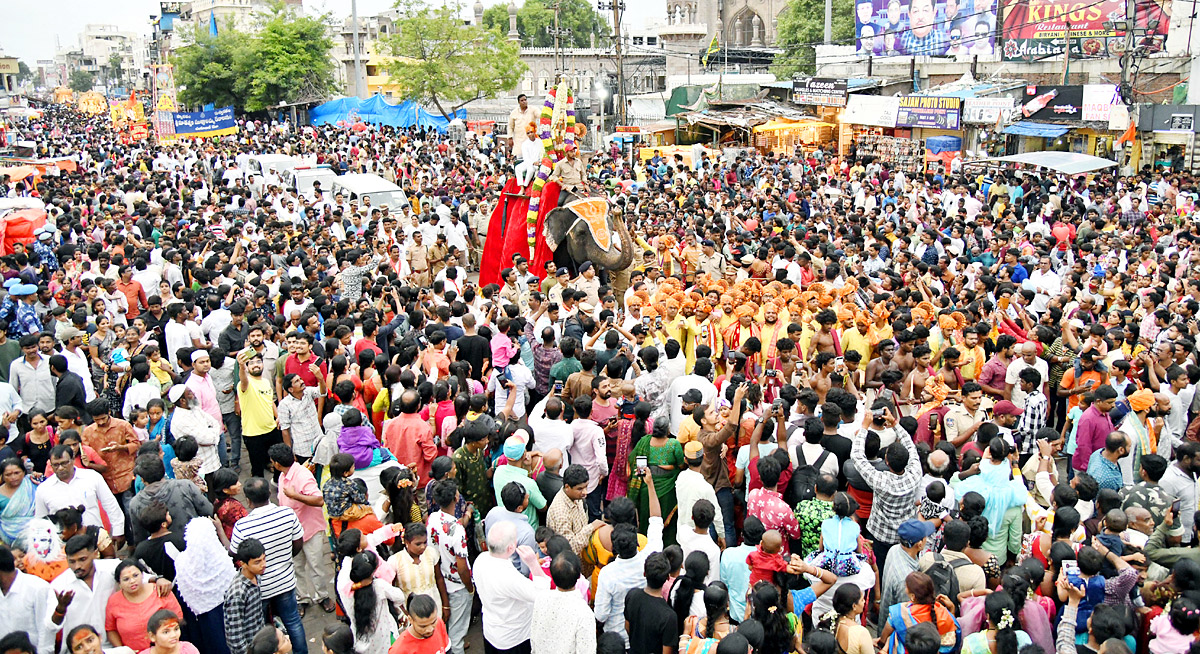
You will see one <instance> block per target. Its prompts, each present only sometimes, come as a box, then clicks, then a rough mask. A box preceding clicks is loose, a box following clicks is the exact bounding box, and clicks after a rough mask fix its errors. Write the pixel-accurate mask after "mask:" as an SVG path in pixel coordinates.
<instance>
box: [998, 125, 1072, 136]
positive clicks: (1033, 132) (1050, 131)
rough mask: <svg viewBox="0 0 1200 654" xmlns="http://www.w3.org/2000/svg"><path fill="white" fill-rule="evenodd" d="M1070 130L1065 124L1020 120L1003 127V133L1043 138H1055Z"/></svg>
mask: <svg viewBox="0 0 1200 654" xmlns="http://www.w3.org/2000/svg"><path fill="white" fill-rule="evenodd" d="M1070 130H1071V128H1070V127H1068V126H1066V125H1055V124H1053V123H1033V122H1029V121H1021V122H1019V123H1014V124H1012V125H1009V126H1008V127H1005V128H1004V133H1005V134H1016V135H1017V136H1041V137H1043V138H1048V139H1056V138H1058V137H1060V136H1062V135H1063V134H1066V133H1067V132H1069V131H1070Z"/></svg>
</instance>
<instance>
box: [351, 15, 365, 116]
mask: <svg viewBox="0 0 1200 654" xmlns="http://www.w3.org/2000/svg"><path fill="white" fill-rule="evenodd" d="M350 29H351V30H353V31H354V34H353V36H351V37H350V38H351V40H352V45H351V48H352V49H353V50H354V97H356V98H361V97H363V88H362V75H361V74H360V72H359V71H360V70H361V68H362V57H361V55H360V54H359V47H358V0H350Z"/></svg>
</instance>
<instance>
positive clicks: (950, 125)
mask: <svg viewBox="0 0 1200 654" xmlns="http://www.w3.org/2000/svg"><path fill="white" fill-rule="evenodd" d="M962 102H963V101H962V98H957V97H939V96H920V95H909V96H902V97H901V98H900V108H899V110H898V111H897V113H896V127H908V128H910V129H911V130H912V134H913V135H912V140H913V142H914V143H915V144H916V147H917V150H918V151H919V152H920V157H919V161H918V162H916V163H917V165H915V166H909V167H908V168H907V169H908V170H919V171H921V172H923V173H926V174H930V175H933V174H936V173H939V172H943V173H944V172H949V171H950V169H951V163H952V162H953V161H954V160H955V159H960V160H961V158H962V150H963V147H962V144H963V130H962Z"/></svg>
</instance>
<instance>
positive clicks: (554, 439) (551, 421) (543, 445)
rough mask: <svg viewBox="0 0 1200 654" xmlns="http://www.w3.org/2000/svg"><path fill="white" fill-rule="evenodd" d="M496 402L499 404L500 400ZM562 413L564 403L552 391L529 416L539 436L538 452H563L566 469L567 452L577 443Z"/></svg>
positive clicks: (536, 439) (567, 462) (567, 461)
mask: <svg viewBox="0 0 1200 654" xmlns="http://www.w3.org/2000/svg"><path fill="white" fill-rule="evenodd" d="M496 401H497V402H499V399H497V400H496ZM562 411H563V404H562V401H561V400H559V399H558V398H557V397H555V395H554V390H553V389H551V391H550V395H547V396H546V397H544V398H542V401H541V402H538V403H537V404H535V405H534V407H533V411H532V412H530V414H529V427H530V429H532V430H533V433H534V434H536V435H537V436H536V437H535V442H536V443H537V449H538V451H539V452H549V451H550V450H558V451H559V452H562V454H563V467H564V468H565V467H566V466H568V465H570V460H569V457H568V454H567V451H568V450H570V449H571V445H573V444H574V443H575V432H574V431H572V429H571V425H569V424H567V423H566V422H565V421H564V420H563V419H562Z"/></svg>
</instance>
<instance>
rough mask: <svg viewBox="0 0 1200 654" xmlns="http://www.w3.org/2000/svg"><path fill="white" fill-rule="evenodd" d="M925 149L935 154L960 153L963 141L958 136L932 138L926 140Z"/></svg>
mask: <svg viewBox="0 0 1200 654" xmlns="http://www.w3.org/2000/svg"><path fill="white" fill-rule="evenodd" d="M925 149H926V150H929V151H930V152H932V153H933V154H941V153H943V152H959V151H961V150H962V139H961V138H959V137H957V136H931V137H929V138H927V139H925Z"/></svg>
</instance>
